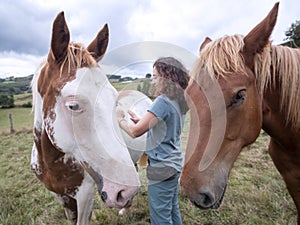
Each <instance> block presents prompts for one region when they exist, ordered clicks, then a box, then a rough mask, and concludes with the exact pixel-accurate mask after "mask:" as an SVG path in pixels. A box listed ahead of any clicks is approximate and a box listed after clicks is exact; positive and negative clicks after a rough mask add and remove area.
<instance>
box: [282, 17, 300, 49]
mask: <svg viewBox="0 0 300 225" xmlns="http://www.w3.org/2000/svg"><path fill="white" fill-rule="evenodd" d="M285 35H286V38H285V39H284V40H286V41H287V42H285V43H284V44H283V45H288V46H290V47H293V48H299V47H300V20H296V22H295V23H292V25H291V27H290V28H289V29H288V30H287V31H286V32H285Z"/></svg>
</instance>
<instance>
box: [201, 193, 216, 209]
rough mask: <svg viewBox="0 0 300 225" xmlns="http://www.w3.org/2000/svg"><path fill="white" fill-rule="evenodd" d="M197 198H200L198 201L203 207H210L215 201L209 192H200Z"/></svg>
mask: <svg viewBox="0 0 300 225" xmlns="http://www.w3.org/2000/svg"><path fill="white" fill-rule="evenodd" d="M199 198H200V199H199V200H200V201H199V203H200V204H201V206H202V207H205V208H208V207H211V206H212V205H213V204H214V201H215V200H214V197H213V196H212V194H211V193H209V192H203V193H200V196H199Z"/></svg>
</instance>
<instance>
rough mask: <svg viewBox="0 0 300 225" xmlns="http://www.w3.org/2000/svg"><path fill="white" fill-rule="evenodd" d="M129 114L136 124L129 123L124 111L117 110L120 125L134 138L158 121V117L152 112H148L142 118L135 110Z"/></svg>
mask: <svg viewBox="0 0 300 225" xmlns="http://www.w3.org/2000/svg"><path fill="white" fill-rule="evenodd" d="M129 114H130V116H131V118H132V120H133V121H134V122H136V123H135V124H128V123H127V121H126V120H125V115H124V112H123V111H117V115H118V121H119V125H120V127H121V128H122V129H123V130H125V131H126V133H127V134H129V136H131V137H132V138H136V137H139V136H141V135H143V134H144V133H146V132H147V131H149V130H150V129H151V128H152V127H154V126H155V125H156V124H157V123H158V118H157V117H156V116H155V115H154V114H153V113H151V112H147V113H146V115H145V116H144V117H143V118H141V119H138V118H137V117H136V115H135V114H134V113H133V112H129Z"/></svg>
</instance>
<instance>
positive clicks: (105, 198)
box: [101, 191, 107, 202]
mask: <svg viewBox="0 0 300 225" xmlns="http://www.w3.org/2000/svg"><path fill="white" fill-rule="evenodd" d="M101 199H102V201H103V202H105V201H106V200H107V193H106V192H105V191H103V192H102V193H101Z"/></svg>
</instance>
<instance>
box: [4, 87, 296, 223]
mask: <svg viewBox="0 0 300 225" xmlns="http://www.w3.org/2000/svg"><path fill="white" fill-rule="evenodd" d="M118 89H119V90H120V89H124V86H119V87H118ZM128 89H129V88H128ZM9 112H11V113H12V114H13V118H14V124H15V129H16V131H17V132H15V133H14V134H9V132H8V131H9V123H8V113H9ZM32 119H33V114H32V113H31V109H23V108H14V109H5V110H4V109H1V110H0V134H1V136H0V143H1V145H0V193H1V194H0V204H1V211H0V225H17V224H20V225H23V224H24V225H27V224H30V225H65V224H69V223H68V221H67V220H66V219H65V217H64V211H63V208H62V206H61V205H60V204H59V203H58V202H57V201H56V200H55V199H54V198H53V197H52V195H51V194H50V192H49V191H48V190H46V189H45V188H44V187H43V185H42V184H41V183H40V182H39V181H38V180H37V178H36V177H35V176H34V174H33V173H32V172H31V170H30V166H29V163H30V154H31V148H32V142H33V137H32V131H31V127H32ZM188 123H189V121H188V118H187V121H186V125H185V128H184V131H183V134H182V146H183V148H185V145H186V141H187V136H188ZM268 139H269V138H268V136H267V135H266V134H265V133H263V132H262V133H261V135H260V137H259V138H258V140H257V141H256V142H255V143H254V144H253V145H252V146H251V147H249V148H247V149H244V151H243V152H242V154H241V155H240V157H239V159H238V161H237V162H236V163H235V165H234V168H233V170H232V173H231V175H230V179H229V183H228V187H227V191H226V194H225V197H224V200H223V203H222V205H221V207H220V208H219V209H217V210H206V211H203V210H199V209H198V208H196V207H195V206H194V205H193V204H192V203H191V202H189V201H188V200H187V199H185V198H184V197H183V196H182V195H181V194H180V195H179V200H180V210H181V215H182V219H183V223H184V224H185V225H195V224H201V225H224V224H226V225H227V224H228V225H240V224H246V225H296V209H295V206H294V204H293V202H292V200H291V197H290V196H289V194H288V193H287V190H286V188H285V185H284V183H283V181H282V179H281V177H280V175H279V173H278V172H277V170H276V169H275V167H274V165H273V163H272V161H271V159H270V157H269V155H268V153H267V145H268ZM139 174H140V177H141V182H142V187H141V189H140V192H139V194H138V195H137V196H136V197H135V198H134V201H133V205H132V207H131V208H130V210H128V212H127V213H126V215H124V216H123V217H120V216H118V215H117V212H118V210H117V209H108V208H105V207H104V206H103V203H102V201H101V200H100V198H99V195H98V194H95V204H94V210H93V214H92V218H91V224H92V225H96V224H107V225H108V224H110V225H117V224H140V225H144V224H149V208H148V203H147V188H146V185H147V183H146V177H145V168H141V169H140V171H139Z"/></svg>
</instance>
